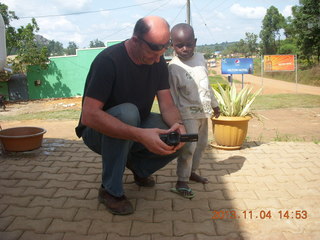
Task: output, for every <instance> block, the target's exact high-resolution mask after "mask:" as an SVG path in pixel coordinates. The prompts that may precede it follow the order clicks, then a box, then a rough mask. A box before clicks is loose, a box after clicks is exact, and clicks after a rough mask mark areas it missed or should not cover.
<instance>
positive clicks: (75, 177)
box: [66, 173, 97, 182]
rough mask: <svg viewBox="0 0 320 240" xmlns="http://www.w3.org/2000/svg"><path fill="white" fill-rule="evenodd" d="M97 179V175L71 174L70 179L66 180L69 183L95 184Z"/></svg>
mask: <svg viewBox="0 0 320 240" xmlns="http://www.w3.org/2000/svg"><path fill="white" fill-rule="evenodd" d="M96 179H97V175H96V174H92V175H82V174H74V173H70V174H69V176H68V178H67V179H66V180H67V181H87V182H95V180H96Z"/></svg>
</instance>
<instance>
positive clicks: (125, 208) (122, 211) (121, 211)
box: [98, 187, 134, 215]
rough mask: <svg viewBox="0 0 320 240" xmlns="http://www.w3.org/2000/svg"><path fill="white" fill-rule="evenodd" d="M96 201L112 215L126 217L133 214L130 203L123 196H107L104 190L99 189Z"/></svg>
mask: <svg viewBox="0 0 320 240" xmlns="http://www.w3.org/2000/svg"><path fill="white" fill-rule="evenodd" d="M98 199H99V202H100V203H103V204H104V205H105V206H106V208H107V209H108V211H110V212H111V213H112V214H115V215H128V214H132V213H133V212H134V210H133V206H132V204H131V202H130V201H129V200H128V199H127V198H126V196H125V195H123V196H122V197H115V196H112V195H111V194H109V193H108V192H107V191H106V190H105V189H104V188H102V187H100V188H99V196H98Z"/></svg>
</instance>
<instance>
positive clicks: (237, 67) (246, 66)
mask: <svg viewBox="0 0 320 240" xmlns="http://www.w3.org/2000/svg"><path fill="white" fill-rule="evenodd" d="M221 73H222V74H253V59H252V58H222V60H221Z"/></svg>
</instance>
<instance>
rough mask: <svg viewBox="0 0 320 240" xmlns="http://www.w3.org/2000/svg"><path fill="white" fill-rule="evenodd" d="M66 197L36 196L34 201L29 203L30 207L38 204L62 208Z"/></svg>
mask: <svg viewBox="0 0 320 240" xmlns="http://www.w3.org/2000/svg"><path fill="white" fill-rule="evenodd" d="M66 199H67V198H66V197H59V198H47V197H41V196H36V197H35V198H34V199H33V200H32V202H31V203H30V204H29V207H37V206H42V207H46V206H50V207H54V208H61V207H62V206H63V204H64V203H65V202H66Z"/></svg>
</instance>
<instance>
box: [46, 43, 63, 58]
mask: <svg viewBox="0 0 320 240" xmlns="http://www.w3.org/2000/svg"><path fill="white" fill-rule="evenodd" d="M47 48H48V53H49V55H50V56H62V55H63V54H64V48H63V44H62V43H61V42H58V41H54V40H51V41H50V42H49V44H48V46H47Z"/></svg>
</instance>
